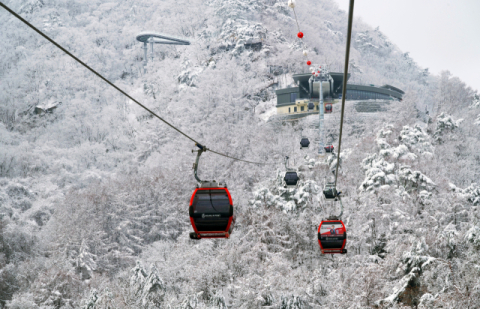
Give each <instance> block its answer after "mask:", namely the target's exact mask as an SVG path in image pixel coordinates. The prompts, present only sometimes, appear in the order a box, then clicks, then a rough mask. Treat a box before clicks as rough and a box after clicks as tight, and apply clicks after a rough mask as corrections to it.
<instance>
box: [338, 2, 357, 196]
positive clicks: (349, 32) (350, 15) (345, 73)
mask: <svg viewBox="0 0 480 309" xmlns="http://www.w3.org/2000/svg"><path fill="white" fill-rule="evenodd" d="M353 5H354V0H350V7H349V9H348V30H347V49H346V51H345V68H344V69H343V89H342V113H341V116H340V136H339V138H338V157H337V166H336V168H335V190H336V189H337V178H338V166H339V165H340V150H341V146H342V130H343V114H344V112H345V96H346V93H347V79H348V60H349V58H350V42H351V39H352V23H353Z"/></svg>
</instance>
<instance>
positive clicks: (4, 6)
mask: <svg viewBox="0 0 480 309" xmlns="http://www.w3.org/2000/svg"><path fill="white" fill-rule="evenodd" d="M0 6H1V7H3V8H4V9H5V10H7V11H8V12H9V13H10V14H12V15H13V16H15V17H16V18H18V19H19V20H20V21H22V22H23V23H24V24H26V25H27V26H29V27H30V28H31V29H33V30H34V31H35V32H37V33H38V34H40V35H41V36H42V37H44V38H45V39H47V40H48V41H49V42H50V43H52V44H53V45H55V46H56V47H58V48H59V49H60V50H61V51H63V52H64V53H65V54H67V55H69V56H70V57H72V58H73V59H74V60H75V61H77V62H78V63H80V64H81V65H83V66H84V67H85V68H87V69H88V70H89V71H91V72H92V73H93V74H95V75H97V76H98V77H99V78H100V79H102V80H103V81H105V82H106V83H107V84H109V85H110V86H112V87H113V88H115V89H116V90H118V91H119V92H120V93H121V94H123V95H124V96H126V97H127V98H129V99H130V100H132V101H133V102H135V103H137V104H138V105H139V106H141V107H142V108H143V109H145V110H146V111H147V112H149V113H150V114H152V115H153V116H155V117H157V118H158V119H160V120H161V121H163V122H164V123H165V124H167V125H168V126H169V127H171V128H172V129H174V130H175V131H177V132H178V133H180V134H182V135H183V136H185V137H186V138H188V139H189V140H191V141H192V142H194V143H195V145H197V146H198V145H200V146H201V144H200V143H199V142H197V141H196V140H195V139H193V138H192V137H190V136H188V135H187V134H185V133H184V132H182V131H181V130H180V129H177V128H176V127H175V126H174V125H172V124H171V123H169V122H168V121H166V120H165V119H163V118H162V117H160V116H158V115H157V114H155V113H154V112H153V111H151V110H150V109H149V108H147V107H146V106H145V105H143V104H142V103H140V102H138V101H137V100H135V99H134V98H132V97H131V96H130V95H129V94H128V93H126V92H125V91H123V90H122V89H120V88H118V87H117V86H115V84H113V83H112V82H110V81H109V80H108V79H106V78H105V77H103V76H102V75H101V74H100V73H98V72H97V71H95V70H94V69H92V68H91V67H89V66H88V65H87V64H85V63H84V62H82V61H81V60H80V59H78V58H77V57H75V56H74V55H73V54H71V53H70V52H69V51H68V50H66V49H65V48H63V47H62V46H61V45H60V44H58V43H57V42H55V41H54V40H53V39H51V38H50V37H48V36H47V35H46V34H44V33H43V32H42V31H40V30H38V29H37V28H36V27H35V26H33V25H32V24H30V23H29V22H28V21H26V20H25V19H23V18H22V17H21V16H20V15H18V14H17V13H15V12H14V11H12V10H11V9H10V8H9V7H8V6H6V5H5V4H3V2H0ZM200 146H199V147H200ZM201 148H203V149H204V151H207V150H209V151H210V152H213V153H215V154H217V155H220V156H223V157H226V158H229V159H232V160H235V161H242V162H245V163H250V164H261V165H268V164H276V163H266V162H253V161H248V160H242V159H238V158H235V157H232V156H229V155H226V154H223V153H221V152H217V151H214V150H211V149H207V147H204V146H201Z"/></svg>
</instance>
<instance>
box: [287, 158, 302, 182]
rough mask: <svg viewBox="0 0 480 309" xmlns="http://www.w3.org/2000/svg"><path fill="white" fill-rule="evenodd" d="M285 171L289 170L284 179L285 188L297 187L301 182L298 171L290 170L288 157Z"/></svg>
mask: <svg viewBox="0 0 480 309" xmlns="http://www.w3.org/2000/svg"><path fill="white" fill-rule="evenodd" d="M285 169H286V170H287V172H286V173H285V177H283V180H285V187H288V188H291V187H295V186H297V183H298V180H299V178H298V175H297V171H296V170H295V169H292V168H288V157H285Z"/></svg>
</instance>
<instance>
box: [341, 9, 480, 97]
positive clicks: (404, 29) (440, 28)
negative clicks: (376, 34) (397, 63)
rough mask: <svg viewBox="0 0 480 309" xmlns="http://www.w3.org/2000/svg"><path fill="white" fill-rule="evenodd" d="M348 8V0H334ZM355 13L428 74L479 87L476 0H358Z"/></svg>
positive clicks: (479, 14) (479, 12)
mask: <svg viewBox="0 0 480 309" xmlns="http://www.w3.org/2000/svg"><path fill="white" fill-rule="evenodd" d="M335 1H336V2H337V3H338V4H339V6H340V8H341V9H342V10H345V11H348V5H349V2H350V1H349V0H335ZM353 16H354V18H355V17H360V18H361V19H362V20H363V21H364V22H366V23H367V24H369V25H370V26H372V27H374V28H375V27H377V26H380V30H381V31H382V32H383V33H384V34H385V35H386V36H387V37H388V38H389V39H390V40H391V41H392V42H393V43H394V44H396V45H397V46H398V47H399V48H400V49H401V50H402V51H403V52H410V56H411V57H412V58H413V59H414V60H415V61H416V62H417V63H418V64H419V65H420V66H421V67H423V68H429V70H430V72H431V73H433V74H438V73H440V71H442V70H449V71H450V72H451V73H452V74H453V75H454V76H458V77H459V78H460V79H461V80H463V81H464V82H465V83H466V84H467V85H469V86H470V87H472V88H473V89H476V90H479V91H480V72H479V71H480V0H357V1H355V7H354V13H353Z"/></svg>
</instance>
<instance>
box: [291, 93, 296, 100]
mask: <svg viewBox="0 0 480 309" xmlns="http://www.w3.org/2000/svg"><path fill="white" fill-rule="evenodd" d="M295 100H297V93H290V102H295Z"/></svg>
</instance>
